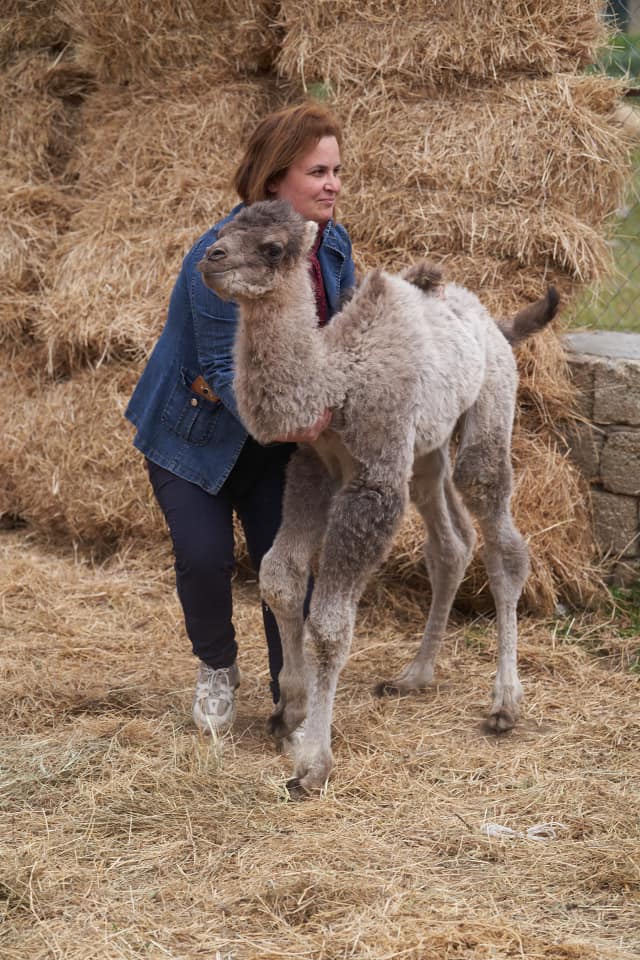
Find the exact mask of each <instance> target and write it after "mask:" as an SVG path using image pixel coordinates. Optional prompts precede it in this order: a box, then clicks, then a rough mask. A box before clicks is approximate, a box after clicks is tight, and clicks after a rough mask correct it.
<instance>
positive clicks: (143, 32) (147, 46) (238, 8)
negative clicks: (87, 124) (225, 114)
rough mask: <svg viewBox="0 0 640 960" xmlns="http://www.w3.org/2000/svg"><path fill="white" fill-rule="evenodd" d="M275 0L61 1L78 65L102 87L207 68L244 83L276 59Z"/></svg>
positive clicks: (61, 10) (60, 5) (61, 15)
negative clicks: (246, 76) (237, 77)
mask: <svg viewBox="0 0 640 960" xmlns="http://www.w3.org/2000/svg"><path fill="white" fill-rule="evenodd" d="M276 6H277V4H276V3H275V2H274V0H233V2H231V0H214V2H211V0H185V2H182V3H179V4H178V3H174V2H172V0H158V2H156V3H148V2H146V0H60V4H59V10H60V17H61V19H62V20H63V22H64V23H65V24H66V25H67V27H68V29H69V32H70V35H71V40H72V43H73V46H74V56H75V58H76V61H77V63H78V64H80V65H81V66H83V67H85V68H86V69H87V70H91V71H92V72H93V73H94V74H95V76H96V77H97V78H98V79H99V80H101V81H105V82H109V81H114V82H116V83H121V84H123V83H145V82H148V81H150V80H154V79H158V78H159V77H162V76H163V75H165V74H166V73H167V72H172V71H174V70H183V69H189V68H190V67H192V66H194V65H195V64H202V65H205V66H206V67H207V69H209V70H210V71H211V70H212V69H213V70H217V74H218V79H221V78H227V79H228V76H229V73H230V72H231V73H236V74H238V75H244V74H246V73H247V72H248V71H257V70H261V69H265V68H267V67H269V66H270V64H271V62H272V61H273V59H274V57H275V54H276V34H275V32H274V29H273V13H274V8H275V7H276Z"/></svg>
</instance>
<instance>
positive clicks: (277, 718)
mask: <svg viewBox="0 0 640 960" xmlns="http://www.w3.org/2000/svg"><path fill="white" fill-rule="evenodd" d="M267 731H268V732H269V733H270V734H271V736H272V737H275V739H276V740H282V739H283V738H284V737H286V735H287V731H286V726H285V723H284V721H283V719H282V714H281V713H272V714H271V716H270V717H269V719H268V720H267Z"/></svg>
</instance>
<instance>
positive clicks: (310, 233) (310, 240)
mask: <svg viewBox="0 0 640 960" xmlns="http://www.w3.org/2000/svg"><path fill="white" fill-rule="evenodd" d="M317 236H318V224H317V223H316V222H315V220H307V221H306V222H305V225H304V239H303V241H302V245H303V247H304V252H305V254H306V253H311V251H312V249H313V245H314V243H315V242H316V237H317Z"/></svg>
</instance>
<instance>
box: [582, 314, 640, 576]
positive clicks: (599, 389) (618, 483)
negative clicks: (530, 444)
mask: <svg viewBox="0 0 640 960" xmlns="http://www.w3.org/2000/svg"><path fill="white" fill-rule="evenodd" d="M564 340H565V346H566V348H567V359H568V361H569V365H570V368H571V372H572V374H573V379H574V382H575V384H576V386H577V388H578V412H579V415H580V417H581V418H582V422H576V423H574V424H572V425H571V426H570V427H569V428H568V440H569V444H570V447H571V455H572V458H573V459H574V461H575V462H576V464H577V465H578V466H579V468H580V470H581V471H582V473H583V474H584V476H585V477H586V479H587V480H588V481H589V483H590V485H591V496H592V504H593V524H594V535H595V539H596V543H597V545H598V547H599V550H600V552H601V554H602V556H603V557H605V558H607V559H609V560H610V570H611V579H612V581H614V582H617V583H629V582H632V581H634V580H637V579H639V578H640V334H633V333H610V332H607V331H593V332H588V333H573V334H567V335H566V336H565V338H564Z"/></svg>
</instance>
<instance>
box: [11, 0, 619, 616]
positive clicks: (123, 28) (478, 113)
mask: <svg viewBox="0 0 640 960" xmlns="http://www.w3.org/2000/svg"><path fill="white" fill-rule="evenodd" d="M599 7H600V4H599V2H597V0H570V2H568V3H566V4H562V5H559V4H556V3H554V2H552V0H531V2H530V3H527V4H526V6H523V4H522V3H520V2H516V0H494V2H492V3H490V4H486V5H483V6H481V5H477V4H469V3H466V2H465V0H454V2H452V3H448V4H432V3H426V2H424V0H396V2H394V3H393V4H389V3H385V2H382V0H367V2H366V3H364V4H363V3H358V4H356V3H354V2H353V0H343V2H340V3H337V2H333V0H323V2H322V3H312V4H308V3H305V4H303V3H301V2H299V0H280V2H274V0H241V2H238V3H233V4H232V3H231V2H230V0H216V2H214V3H213V4H212V3H205V2H204V0H189V2H187V3H183V4H180V5H176V4H173V3H168V2H162V0H161V2H159V3H157V4H154V5H149V4H146V3H143V2H137V0H136V2H135V3H131V2H125V0H108V2H106V3H98V2H97V0H57V2H53V3H44V2H42V3H38V2H35V3H32V4H29V5H23V4H14V5H12V6H10V7H9V10H8V12H7V13H6V14H5V20H4V23H3V26H4V32H3V36H4V37H5V38H7V37H11V41H10V42H9V41H8V40H7V41H6V42H4V46H2V47H0V57H2V58H3V59H2V70H1V71H0V84H3V85H4V87H3V90H4V92H5V94H6V95H5V96H4V98H3V106H2V107H1V108H0V133H1V134H2V136H0V143H1V144H3V146H2V147H0V150H4V151H5V153H4V154H3V159H4V160H5V163H4V169H5V170H6V173H4V174H3V177H4V178H5V179H4V182H3V185H2V186H3V190H2V194H3V200H2V203H3V207H4V210H3V212H4V213H5V218H4V224H3V227H2V232H1V233H0V272H1V273H2V277H1V279H2V280H3V281H4V283H3V293H2V296H1V298H0V352H1V353H2V360H3V364H2V373H1V374H0V392H2V393H3V394H4V396H5V397H6V398H7V401H8V402H9V401H10V402H11V403H12V407H13V408H14V409H15V411H16V414H15V417H14V419H13V422H12V428H11V430H10V431H9V435H8V439H7V443H5V444H4V446H3V449H2V452H1V453H0V468H2V472H1V478H2V479H1V481H0V510H2V511H4V512H6V513H9V514H12V515H19V516H21V517H24V518H25V519H27V520H29V521H30V522H31V523H32V524H34V526H36V527H37V528H39V529H41V530H42V531H45V532H48V533H51V532H56V533H57V534H59V535H61V536H66V537H72V538H73V539H74V540H76V541H79V542H84V543H87V544H90V545H91V546H92V547H93V548H96V547H97V548H98V549H100V545H102V546H104V545H109V544H114V543H122V542H123V540H125V539H126V538H127V537H129V538H130V537H132V536H134V537H135V538H137V539H141V540H146V541H150V542H152V541H153V540H154V539H155V538H157V537H159V536H163V535H164V534H163V525H162V523H161V521H160V518H159V515H158V512H157V510H156V509H155V508H154V507H153V505H152V503H151V501H150V498H149V493H148V484H147V481H146V478H145V475H144V470H143V466H142V463H141V459H140V458H139V456H137V455H136V454H135V453H133V452H132V449H131V444H130V438H131V430H130V428H129V427H128V426H127V424H125V423H124V422H123V421H122V417H121V412H122V409H123V407H124V404H125V402H126V397H127V395H128V392H129V391H130V388H131V385H132V384H133V382H135V379H136V376H137V375H138V373H139V370H140V369H141V366H142V364H143V362H144V358H145V357H146V355H147V354H148V351H149V350H150V348H151V346H152V344H153V342H154V341H155V339H156V337H157V335H158V333H159V331H160V329H161V327H162V323H163V321H164V316H165V312H166V303H167V300H168V296H169V293H170V289H171V286H172V283H173V280H174V278H175V275H176V273H177V270H178V268H179V265H180V261H181V258H182V255H183V253H184V252H185V251H186V250H187V249H188V247H189V246H190V245H191V243H192V242H193V241H194V240H195V238H196V237H197V236H198V235H199V234H200V233H202V232H203V231H204V230H205V229H207V227H208V226H209V225H210V224H211V223H212V222H214V221H215V220H216V219H217V218H218V217H219V216H220V215H221V214H223V213H224V212H226V211H227V210H228V209H229V207H230V206H231V205H232V203H233V202H234V199H235V198H234V196H233V193H232V191H231V189H230V186H229V184H230V178H231V173H232V171H233V168H234V166H235V163H236V161H237V159H238V157H239V153H240V150H241V145H242V143H243V141H244V139H245V137H246V135H247V132H248V131H249V130H250V129H251V127H252V126H253V124H254V123H255V120H256V119H257V117H259V116H260V115H262V114H264V113H265V112H266V111H267V110H269V109H271V108H273V107H275V106H278V105H280V104H281V103H284V102H289V101H291V102H293V101H297V100H298V99H300V97H302V96H304V95H305V93H306V91H307V90H308V89H309V88H310V87H311V85H312V84H316V85H318V84H319V85H321V89H322V91H324V94H325V95H327V93H328V94H329V98H330V99H331V100H332V101H334V102H335V107H336V111H337V112H338V114H339V115H340V116H341V118H342V119H343V121H344V125H345V149H344V161H345V173H346V175H345V191H344V200H343V202H342V206H341V212H340V218H341V219H342V220H343V221H344V222H345V223H346V225H347V226H348V227H349V230H350V233H351V235H352V238H353V240H354V247H355V251H356V257H357V259H358V260H359V262H360V265H361V266H363V267H367V266H371V265H383V266H386V267H389V268H394V267H397V266H400V265H403V266H404V265H406V263H407V262H410V261H413V260H415V259H417V258H418V257H420V256H424V255H425V254H426V255H428V256H430V257H431V258H434V259H437V260H440V261H441V262H443V264H444V267H445V273H446V274H447V276H448V278H450V279H454V280H458V281H460V282H463V283H465V284H466V285H468V286H470V287H471V288H473V289H476V290H477V291H478V292H479V293H480V295H481V297H482V299H483V300H484V302H485V303H486V304H487V306H488V307H489V308H490V309H492V310H493V311H495V312H496V313H501V314H508V313H510V312H511V311H513V310H515V309H516V308H517V307H519V306H520V305H521V304H522V303H523V302H524V301H526V300H528V299H532V298H534V297H536V296H538V295H539V294H540V292H541V290H542V289H543V287H544V284H545V283H546V282H548V281H553V282H554V283H556V284H557V285H558V286H559V287H560V289H561V292H562V294H563V295H564V297H565V298H567V297H570V296H571V295H572V293H573V292H574V290H576V289H577V288H578V287H580V285H582V284H584V283H585V282H588V281H591V280H593V279H594V278H597V277H598V276H600V275H601V274H602V273H603V272H604V271H605V270H606V269H607V267H608V249H607V246H606V231H605V229H604V226H603V224H604V222H605V219H606V217H607V215H608V214H609V213H610V211H611V210H613V209H614V208H615V206H616V204H617V202H618V194H619V191H620V188H621V185H622V183H623V181H624V174H625V161H626V146H625V144H624V142H623V141H622V140H621V135H620V130H619V127H618V126H616V124H615V123H614V120H613V111H614V108H615V106H616V105H617V101H618V97H619V87H618V86H617V85H616V84H615V83H612V82H610V81H608V80H606V79H604V78H602V77H589V76H586V75H584V74H581V73H580V72H579V71H580V70H581V69H582V67H583V66H584V65H585V64H586V63H587V62H589V60H590V59H591V57H592V54H593V50H594V49H595V46H596V45H597V44H598V42H599V41H600V39H601V37H602V27H601V24H600V20H599V17H598V11H599ZM278 78H279V79H278ZM520 367H521V374H522V388H521V403H520V412H519V422H518V424H517V430H516V443H515V452H514V456H515V463H516V467H517V469H518V480H517V484H516V495H515V506H516V513H517V519H518V522H519V524H520V526H521V528H522V529H523V531H524V532H525V533H526V534H527V536H528V537H529V539H530V542H531V549H532V565H533V575H532V577H531V579H530V581H529V585H528V588H527V590H528V592H527V600H528V603H529V605H530V606H531V607H534V608H537V609H547V610H548V609H550V608H551V607H552V606H553V604H554V603H555V602H556V600H557V598H558V595H559V593H560V592H562V591H566V590H567V589H568V590H569V592H570V593H571V594H573V595H580V594H586V593H588V591H589V590H590V589H591V587H592V586H593V583H594V574H593V568H592V565H591V559H592V558H591V541H590V537H589V536H588V532H587V531H588V508H587V505H586V501H585V499H584V491H583V490H582V488H581V487H580V486H579V481H578V479H577V477H576V475H575V473H574V472H573V470H572V468H571V467H570V466H569V464H568V462H567V460H566V458H565V456H564V454H563V451H562V448H561V447H560V446H559V445H558V442H557V440H556V437H555V430H554V424H555V422H557V419H558V418H559V417H560V416H564V415H566V413H567V411H568V409H569V407H570V403H571V390H570V386H569V381H568V378H567V374H566V370H565V368H564V359H563V355H562V351H561V349H560V347H559V345H558V341H557V339H556V338H555V336H554V335H553V334H551V333H549V334H547V335H545V336H544V337H541V338H539V339H537V340H536V341H535V342H533V343H532V344H531V345H526V346H525V347H524V348H523V349H522V350H521V353H520ZM420 536H421V535H420V531H419V527H418V524H417V521H416V518H415V517H414V516H410V517H409V519H408V521H407V525H406V527H405V530H404V532H403V535H402V536H401V538H400V542H399V545H398V547H397V548H396V550H395V551H394V554H393V555H392V557H391V560H390V563H389V565H388V566H387V568H386V575H387V576H391V577H393V576H399V577H401V578H402V581H403V582H407V581H409V582H416V583H419V584H420V586H421V587H424V586H425V585H426V576H425V574H424V571H423V567H422V562H421V558H420V546H419V541H420ZM484 587H485V584H484V571H483V569H482V567H481V565H480V564H476V565H474V567H473V570H472V574H471V577H470V579H469V581H468V584H467V588H466V595H467V597H468V598H469V599H471V600H472V602H473V603H474V605H477V604H478V603H484V602H485V601H484V594H485V592H486V591H485V590H484ZM479 598H480V599H479Z"/></svg>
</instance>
